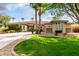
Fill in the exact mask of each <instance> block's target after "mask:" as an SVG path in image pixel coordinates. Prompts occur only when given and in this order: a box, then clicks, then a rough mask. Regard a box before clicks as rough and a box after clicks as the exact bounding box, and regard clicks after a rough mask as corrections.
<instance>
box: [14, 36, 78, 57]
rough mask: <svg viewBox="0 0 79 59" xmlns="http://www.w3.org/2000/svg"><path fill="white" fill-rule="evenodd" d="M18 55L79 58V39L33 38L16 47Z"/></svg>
mask: <svg viewBox="0 0 79 59" xmlns="http://www.w3.org/2000/svg"><path fill="white" fill-rule="evenodd" d="M15 51H16V53H18V54H26V55H31V56H79V38H78V37H68V38H48V37H39V36H33V37H32V38H31V39H29V40H25V41H23V42H21V43H20V44H18V45H17V46H16V47H15Z"/></svg>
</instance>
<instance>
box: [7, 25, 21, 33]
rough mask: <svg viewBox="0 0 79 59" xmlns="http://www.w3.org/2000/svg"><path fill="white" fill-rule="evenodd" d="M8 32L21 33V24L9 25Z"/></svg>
mask: <svg viewBox="0 0 79 59" xmlns="http://www.w3.org/2000/svg"><path fill="white" fill-rule="evenodd" d="M8 30H15V31H16V32H20V31H21V26H20V25H19V24H9V25H8Z"/></svg>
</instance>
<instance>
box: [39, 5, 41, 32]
mask: <svg viewBox="0 0 79 59" xmlns="http://www.w3.org/2000/svg"><path fill="white" fill-rule="evenodd" d="M40 29H41V7H40V8H39V33H40Z"/></svg>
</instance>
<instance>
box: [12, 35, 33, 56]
mask: <svg viewBox="0 0 79 59" xmlns="http://www.w3.org/2000/svg"><path fill="white" fill-rule="evenodd" d="M27 37H28V38H27ZM31 37H32V35H27V36H26V39H29V38H31ZM22 39H23V38H21V39H20V40H19V41H17V42H16V44H15V45H13V47H12V48H11V54H12V55H13V56H25V55H19V54H17V53H16V52H15V51H14V48H15V47H16V45H17V44H19V43H20V42H22V41H24V40H26V39H23V40H22Z"/></svg>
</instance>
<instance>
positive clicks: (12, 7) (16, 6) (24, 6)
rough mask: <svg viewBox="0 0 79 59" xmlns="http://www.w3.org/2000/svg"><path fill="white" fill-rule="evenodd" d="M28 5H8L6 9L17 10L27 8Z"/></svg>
mask: <svg viewBox="0 0 79 59" xmlns="http://www.w3.org/2000/svg"><path fill="white" fill-rule="evenodd" d="M26 5H28V4H24V3H23V4H22V3H18V4H8V5H7V6H6V7H7V10H15V9H17V8H19V7H20V8H26Z"/></svg>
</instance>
